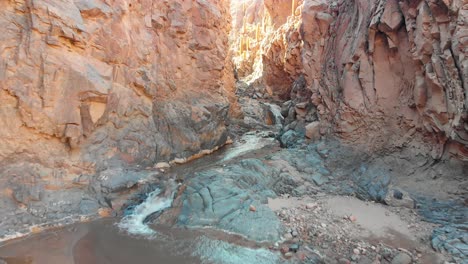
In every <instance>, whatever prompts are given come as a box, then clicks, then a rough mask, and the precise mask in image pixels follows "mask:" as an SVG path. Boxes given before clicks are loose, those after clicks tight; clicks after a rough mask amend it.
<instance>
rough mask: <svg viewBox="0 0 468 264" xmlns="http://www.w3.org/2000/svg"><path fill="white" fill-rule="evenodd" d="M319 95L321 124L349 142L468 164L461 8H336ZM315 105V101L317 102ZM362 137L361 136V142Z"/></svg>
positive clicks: (357, 4)
mask: <svg viewBox="0 0 468 264" xmlns="http://www.w3.org/2000/svg"><path fill="white" fill-rule="evenodd" d="M329 12H330V13H332V14H334V16H335V20H334V22H333V23H332V24H331V26H330V32H332V33H331V35H330V37H329V39H328V41H327V42H328V44H327V48H326V49H327V52H326V54H325V58H324V62H326V69H327V70H324V71H322V77H321V78H320V79H319V85H318V89H316V90H315V91H314V95H316V97H317V98H321V100H320V101H321V102H319V103H318V106H322V107H321V110H322V111H321V112H320V114H321V117H322V118H323V119H325V120H327V121H328V122H329V123H332V124H333V125H335V127H334V128H335V132H336V133H339V134H341V136H342V137H343V138H345V139H347V140H350V141H353V142H356V141H357V142H365V141H367V142H368V141H370V142H372V144H374V145H375V147H382V146H391V147H402V146H404V145H407V144H408V142H409V140H410V139H412V138H421V139H420V141H419V142H418V145H417V146H416V145H415V146H414V147H415V148H418V149H421V151H422V152H430V153H431V155H432V157H433V158H440V157H441V156H442V155H443V154H444V152H445V153H451V154H453V155H457V156H458V157H459V158H462V159H467V157H468V152H467V146H468V141H467V139H468V137H467V136H468V134H467V132H468V130H467V128H468V127H467V121H468V120H467V109H468V101H467V96H466V91H467V89H468V86H467V74H468V71H467V69H466V63H467V60H466V54H467V47H466V34H467V31H466V18H467V15H468V10H467V9H466V5H465V7H463V6H462V1H394V0H387V1H376V2H373V3H368V2H367V1H340V2H338V3H337V5H336V6H334V7H333V8H331V9H330V10H329ZM317 101H319V100H317ZM361 135H365V138H363V137H362V136H361Z"/></svg>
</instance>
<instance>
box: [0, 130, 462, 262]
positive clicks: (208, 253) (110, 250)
mask: <svg viewBox="0 0 468 264" xmlns="http://www.w3.org/2000/svg"><path fill="white" fill-rule="evenodd" d="M274 136H275V135H274V133H273V132H265V131H264V132H249V133H246V134H244V135H243V136H242V137H240V138H239V139H237V140H236V141H235V142H234V143H233V144H232V145H230V146H228V147H225V148H223V149H221V150H219V151H217V152H215V153H213V154H211V155H208V156H204V157H202V158H200V159H197V160H194V161H191V162H189V163H186V164H181V165H176V166H173V167H171V168H169V169H167V170H163V171H162V172H163V174H162V175H160V176H161V177H160V179H162V180H160V181H159V182H157V183H152V182H146V183H144V186H142V187H145V188H140V189H138V190H135V193H133V194H132V195H130V196H125V197H124V198H125V199H129V200H128V202H127V205H126V207H124V208H123V210H122V215H121V216H119V217H110V218H104V219H98V220H93V221H89V222H81V223H75V224H72V225H68V226H64V227H60V228H53V229H49V230H46V231H44V232H40V233H36V234H30V235H28V236H25V237H22V238H17V239H13V240H9V241H5V242H3V243H2V244H0V263H1V264H4V263H5V262H6V263H7V264H36V263H39V264H42V263H61V264H62V263H63V264H68V263H70V264H93V263H96V264H107V263H109V264H111V263H112V264H120V263H122V264H127V263H176V264H177V263H180V264H183V263H207V264H208V263H220V264H241V263H242V264H244V263H256V264H263V263H265V264H267V263H317V264H318V263H335V262H329V260H330V259H329V258H327V257H330V256H332V258H334V257H335V256H336V257H337V258H338V256H342V255H345V256H346V255H347V256H350V255H349V252H351V254H352V252H355V251H356V248H355V247H356V245H358V248H359V247H364V248H366V247H367V250H372V249H371V248H374V249H373V250H374V251H375V252H373V253H367V254H368V256H369V257H367V256H363V257H362V258H361V259H371V258H370V257H373V258H383V257H382V256H385V255H384V254H387V253H388V252H387V253H386V251H390V252H392V253H389V254H390V255H388V256H389V257H388V259H382V262H379V263H390V261H391V259H392V258H393V257H398V253H399V249H397V248H401V247H405V248H413V247H414V248H417V250H418V251H414V252H415V253H414V255H412V256H413V258H414V259H415V260H417V259H418V257H417V256H418V255H420V254H419V253H418V252H426V253H425V254H424V256H422V257H421V258H420V259H419V261H417V262H415V263H423V264H424V263H438V262H437V261H436V260H435V259H436V255H435V254H434V251H433V250H432V249H430V247H429V244H430V243H431V241H425V242H424V243H425V244H424V243H421V240H422V239H427V238H425V237H427V236H429V235H430V234H428V233H421V232H422V231H421V230H422V229H424V228H421V227H426V226H428V227H427V228H431V229H432V228H435V226H433V225H432V224H423V223H422V222H420V221H421V220H420V219H421V218H422V219H424V221H427V222H432V223H434V224H438V225H440V227H437V228H435V229H434V233H433V235H432V236H433V238H432V246H433V247H434V248H437V249H438V250H440V251H448V252H450V253H452V254H453V255H454V256H456V257H457V259H458V260H460V262H459V263H465V262H462V261H464V260H463V259H464V254H466V253H467V252H465V251H463V250H464V249H465V247H466V243H465V242H464V240H463V239H464V236H466V235H464V234H466V232H465V231H466V224H465V223H466V222H465V221H464V220H466V215H467V211H466V207H464V206H462V205H458V204H456V203H453V202H451V203H449V202H447V203H443V202H440V203H435V202H434V201H433V200H428V198H424V197H418V198H417V199H418V200H417V204H418V211H419V214H420V215H421V216H420V217H415V213H416V211H414V210H410V209H408V210H406V211H405V210H400V209H397V210H396V211H395V210H393V209H392V210H390V209H391V208H387V207H384V206H383V205H382V204H379V203H376V204H375V205H374V204H371V205H370V204H369V203H368V202H366V200H376V201H377V200H378V199H379V198H378V197H376V198H374V197H373V195H375V194H381V193H385V192H387V191H388V186H387V185H388V182H390V181H389V180H388V179H387V178H385V177H384V178H375V177H374V176H373V175H381V174H376V173H375V170H374V169H373V168H372V165H369V164H365V163H363V161H360V160H356V159H357V158H359V156H358V155H355V154H354V153H352V152H349V153H346V155H348V156H346V155H345V156H343V155H344V154H343V153H341V154H340V153H339V152H340V151H344V150H342V149H340V148H337V147H336V146H334V145H333V144H334V143H332V142H329V143H327V144H329V145H328V146H327V147H328V149H324V148H323V146H324V144H322V143H316V144H310V145H307V146H303V147H302V148H297V149H282V148H280V147H279V144H278V142H277V140H276V139H275V138H274ZM333 151H335V152H336V153H334V152H333ZM334 155H335V156H336V157H334V158H332V157H333V156H334ZM340 155H341V156H340ZM325 159H327V160H325ZM347 159H350V160H347ZM353 159H354V160H353ZM346 162H348V163H346ZM361 163H362V164H361ZM334 164H335V165H334ZM350 164H354V165H353V166H354V167H353V166H352V165H350ZM363 166H364V167H366V166H367V167H369V168H367V167H366V168H363ZM329 169H330V170H332V171H334V174H333V175H330V174H331V173H330V171H329ZM378 169H380V167H378ZM153 172H154V171H153ZM148 173H152V172H151V171H149V172H148ZM340 175H342V176H340ZM348 175H354V176H352V177H351V178H350V177H348ZM353 181H354V182H353ZM382 182H384V183H385V184H382ZM141 190H145V192H142V191H141ZM291 193H292V194H294V195H295V197H290V195H289V194H291ZM336 195H338V196H336ZM346 195H353V196H355V197H359V198H360V199H361V200H359V199H357V198H352V199H351V198H346V197H345V196H346ZM301 197H305V198H301ZM309 203H312V204H315V205H314V206H311V205H309ZM317 203H319V204H320V205H319V204H317ZM312 207H313V209H312V210H309V209H310V208H312ZM317 208H318V209H317ZM285 210H287V211H288V212H289V213H284V211H285ZM314 210H318V211H314ZM454 210H455V211H454ZM332 211H333V213H332ZM351 214H354V217H357V224H356V225H354V224H353V223H352V222H353V221H355V220H353V221H351V222H346V221H344V220H343V216H346V217H348V215H351ZM452 216H453V217H452ZM280 218H281V219H282V220H281V221H280ZM304 218H308V219H309V220H307V221H303V220H301V219H304ZM408 219H410V220H408ZM411 219H413V220H411ZM382 220H385V221H382ZM408 221H413V223H412V225H413V224H414V226H416V227H418V228H419V229H418V228H410V227H412V226H411V225H409V224H408ZM414 221H416V222H414ZM387 223H388V224H387ZM415 223H416V224H415ZM285 224H286V225H287V226H290V227H291V226H295V228H297V230H303V231H302V232H303V233H304V236H302V237H301V238H300V239H299V237H295V238H294V237H293V238H288V236H290V235H289V234H294V232H296V233H297V231H294V230H296V229H287V228H286V227H285V226H284V225H285ZM407 224H408V226H407ZM427 228H426V229H424V230H423V231H424V232H426V231H427ZM291 230H293V231H291ZM307 230H309V231H307ZM320 230H323V232H324V233H323V234H324V235H325V238H326V239H325V240H324V237H321V236H322V235H320V232H322V231H320ZM391 230H399V231H398V232H393V231H392V232H391ZM342 231H345V233H348V234H345V237H346V235H347V236H349V238H348V237H346V238H343V237H342V234H343V233H342ZM317 232H318V233H317ZM418 232H420V233H419V234H418ZM312 233H315V234H312ZM363 234H368V235H366V236H364V235H363ZM288 239H289V240H288ZM343 239H345V241H348V242H347V243H346V244H341V245H340V244H336V242H337V241H338V242H339V241H340V240H343ZM348 239H349V240H348ZM353 241H357V242H353ZM291 243H293V244H291ZM307 243H308V244H307ZM356 243H357V244H356ZM383 243H384V244H383ZM385 243H386V244H385ZM296 244H298V245H301V250H302V251H300V252H299V253H297V254H296V255H294V256H293V257H292V258H291V255H287V254H284V253H285V252H283V248H284V246H285V245H286V246H287V247H289V251H290V252H288V254H291V250H292V252H296V251H295V249H291V248H293V247H294V245H296ZM329 244H333V245H335V248H334V247H330V248H329V246H328V245H329ZM374 245H376V246H377V247H378V249H375V248H376V247H374ZM384 245H385V246H384ZM325 246H326V247H325ZM381 247H382V248H381ZM392 248H393V249H392ZM379 250H380V251H379ZM392 250H393V251H392ZM319 251H321V252H322V253H320V252H319ZM404 252H406V251H404ZM408 252H410V251H409V250H408ZM325 254H326V256H327V257H325V256H324V255H325ZM405 254H406V253H405ZM409 254H412V253H409ZM355 256H356V255H352V257H355ZM337 258H336V259H337ZM358 259H359V258H358ZM384 260H385V261H387V262H385V261H384ZM2 261H3V262H2ZM354 263H358V262H354ZM359 263H367V262H359ZM392 263H393V262H392ZM456 263H458V262H456Z"/></svg>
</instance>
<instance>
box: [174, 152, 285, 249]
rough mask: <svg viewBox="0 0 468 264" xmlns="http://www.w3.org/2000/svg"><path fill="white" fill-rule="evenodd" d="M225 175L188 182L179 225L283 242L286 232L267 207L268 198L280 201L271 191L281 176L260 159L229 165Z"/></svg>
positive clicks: (198, 175) (201, 175) (208, 174)
mask: <svg viewBox="0 0 468 264" xmlns="http://www.w3.org/2000/svg"><path fill="white" fill-rule="evenodd" d="M223 171H224V172H223V173H220V172H219V171H218V170H216V169H211V170H206V171H202V172H198V173H196V174H195V175H194V177H193V178H192V179H191V180H190V181H188V182H187V188H186V190H185V191H184V193H183V195H182V200H183V204H182V210H181V213H180V215H179V217H178V224H179V225H183V226H213V227H217V228H220V229H223V230H226V231H229V232H235V233H239V234H242V235H244V236H246V237H248V238H250V239H253V240H257V241H277V240H279V238H280V234H281V233H283V232H282V230H283V228H282V226H281V223H280V222H279V219H278V218H277V216H276V214H275V213H274V212H273V211H271V210H270V209H269V208H268V207H267V206H266V205H265V203H266V202H267V198H268V197H276V194H275V193H274V192H273V191H272V190H271V187H272V185H273V181H274V175H277V174H278V172H276V171H274V170H273V169H272V168H270V167H269V166H267V165H265V164H264V163H263V162H262V161H260V160H257V159H248V160H242V161H240V162H238V163H236V164H231V165H227V166H226V167H224V168H223ZM251 205H253V206H254V207H255V208H256V211H255V213H252V212H251V211H250V209H249V208H250V206H251Z"/></svg>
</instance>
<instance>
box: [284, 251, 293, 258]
mask: <svg viewBox="0 0 468 264" xmlns="http://www.w3.org/2000/svg"><path fill="white" fill-rule="evenodd" d="M284 256H285V257H286V258H291V257H292V256H293V253H291V252H287V253H286V254H284Z"/></svg>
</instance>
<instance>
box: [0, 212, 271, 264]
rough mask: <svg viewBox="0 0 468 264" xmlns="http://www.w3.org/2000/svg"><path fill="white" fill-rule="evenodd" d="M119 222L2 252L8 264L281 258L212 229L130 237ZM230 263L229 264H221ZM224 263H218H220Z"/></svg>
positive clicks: (56, 233)
mask: <svg viewBox="0 0 468 264" xmlns="http://www.w3.org/2000/svg"><path fill="white" fill-rule="evenodd" d="M117 221H118V220H117V219H102V220H97V221H93V222H89V223H79V224H75V225H72V226H69V227H66V228H61V229H57V230H49V231H47V232H45V233H41V234H36V235H32V236H29V237H27V238H23V239H17V240H13V241H10V242H8V243H6V244H3V245H2V246H0V257H1V258H2V259H4V260H5V261H7V263H8V264H43V263H44V264H46V263H47V264H48V263H60V264H128V263H174V264H185V263H229V264H230V263H233V264H237V263H239V264H241V263H250V262H249V261H251V260H253V261H255V263H257V264H263V263H265V264H266V263H278V261H280V258H279V254H277V253H275V252H270V251H268V250H265V249H262V247H267V245H262V244H257V243H256V242H252V241H249V240H246V239H244V238H243V237H241V236H238V235H232V234H227V233H224V232H222V231H218V230H212V229H192V230H190V229H181V228H170V227H164V226H154V227H153V228H154V232H155V233H154V235H153V236H152V237H151V238H149V237H147V236H146V237H145V236H135V235H130V234H128V233H127V232H122V230H121V229H119V228H118V227H117ZM225 260H228V261H225ZM221 261H222V262H221Z"/></svg>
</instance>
